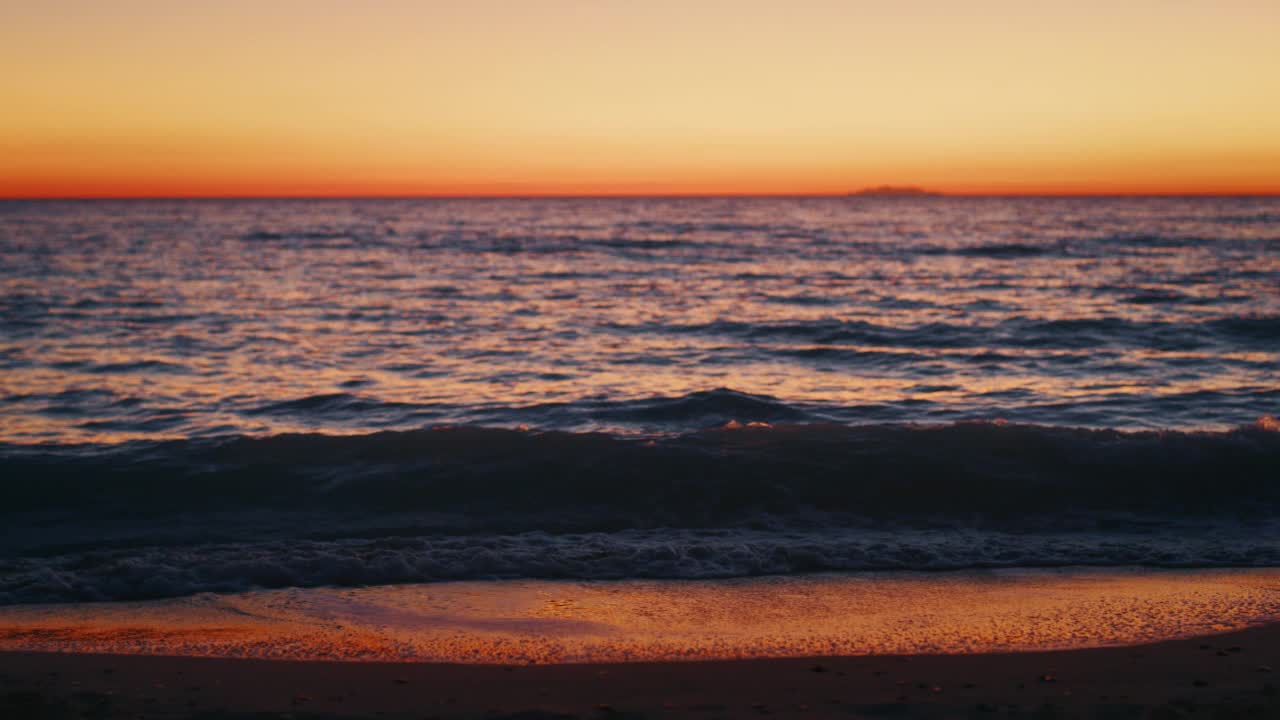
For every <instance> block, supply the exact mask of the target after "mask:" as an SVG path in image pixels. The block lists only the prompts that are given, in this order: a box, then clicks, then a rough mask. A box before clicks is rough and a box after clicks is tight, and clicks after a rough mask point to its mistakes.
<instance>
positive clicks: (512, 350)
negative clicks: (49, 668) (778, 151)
mask: <svg viewBox="0 0 1280 720" xmlns="http://www.w3.org/2000/svg"><path fill="white" fill-rule="evenodd" d="M1276 415H1280V198H1270V199H1268V198H948V197H937V198H934V197H921V198H911V197H904V198H875V197H847V198H840V197H832V198H719V199H717V198H698V199H692V198H686V199H676V198H653V199H465V200H462V199H459V200H444V199H430V200H429V199H404V200H391V199H389V200H191V201H160V200H155V201H40V202H19V201H7V202H0V527H2V528H3V530H2V531H0V604H7V605H15V604H30V603H68V602H84V601H100V600H140V599H150V598H177V597H184V596H188V595H195V594H198V593H205V592H221V593H228V592H237V591H244V590H258V589H277V588H310V587H329V586H337V587H355V586H378V585H397V584H416V583H431V582H436V581H444V580H466V581H475V580H489V579H517V580H521V581H540V580H602V579H619V580H626V581H636V580H645V579H691V580H698V581H699V582H703V581H716V580H721V579H730V578H745V577H753V576H766V575H767V576H806V575H811V574H815V573H830V572H839V573H859V572H886V571H888V572H896V571H932V570H972V569H983V568H1002V569H1003V568H1011V569H1019V568H1058V567H1078V566H1089V567H1133V566H1138V567H1147V568H1219V567H1223V568H1228V567H1231V568H1234V567H1260V568H1272V567H1277V566H1280V522H1278V521H1280V421H1277V420H1276V419H1275V416H1276Z"/></svg>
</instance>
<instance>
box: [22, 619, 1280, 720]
mask: <svg viewBox="0 0 1280 720" xmlns="http://www.w3.org/2000/svg"><path fill="white" fill-rule="evenodd" d="M1276 667H1280V622H1273V623H1271V624H1269V625H1265V626H1261V627H1255V628H1250V629H1247V630H1241V631H1235V632H1230V633H1225V634H1221V635H1211V636H1202V637H1195V638H1190V639H1181V640H1167V641H1162V642H1157V643H1151V644H1144V645H1134V646H1126V647H1103V648H1087V649H1075V650H1050V651H1043V650H1041V651H1028V652H1017V653H980V654H972V655H860V656H838V657H809V658H782V659H750V660H703V661H698V662H633V663H583V664H561V665H535V666H512V665H475V664H450V663H421V662H383V661H361V662H335V661H296V660H260V659H236V658H200V657H171V656H148V655H90V654H76V653H37V652H0V716H3V717H12V718H73V717H142V718H187V717H199V718H205V719H206V720H213V719H216V718H247V717H281V718H283V717H293V718H352V719H354V718H374V717H379V718H424V717H439V718H470V717H477V718H479V717H485V718H502V717H508V718H516V717H519V718H525V719H526V720H530V719H535V718H574V717H578V718H607V717H614V718H624V717H626V718H647V717H662V718H707V719H708V720H709V719H711V718H736V717H757V716H769V715H772V716H776V717H814V718H817V717H846V718H847V717H912V718H915V717H919V718H944V717H946V718H950V717H1037V718H1071V717H1107V718H1146V717H1151V718H1195V717H1214V718H1236V717H1239V718H1255V717H1256V718H1272V717H1280V689H1278V687H1280V676H1276V675H1275V674H1274V673H1273V672H1272V668H1276Z"/></svg>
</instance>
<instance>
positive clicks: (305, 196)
mask: <svg viewBox="0 0 1280 720" xmlns="http://www.w3.org/2000/svg"><path fill="white" fill-rule="evenodd" d="M734 198H744V199H750V198H761V199H768V198H778V199H783V198H847V199H873V200H883V199H888V200H936V199H948V198H960V199H963V198H1063V199H1070V198H1081V199H1085V198H1280V190H1271V191H1261V192H1258V191H1253V192H1213V191H1209V192H1195V191H1189V192H946V191H940V190H928V189H926V190H925V192H923V193H918V194H917V193H906V194H901V195H898V194H877V193H874V192H870V193H868V192H864V191H862V190H851V191H849V192H838V193H837V192H826V193H821V192H820V193H803V192H802V193H785V192H778V193H773V192H769V193H733V192H726V193H367V194H366V193H335V194H326V193H263V194H247V195H240V194H225V195H223V194H216V193H209V194H204V193H192V194H173V195H128V194H124V195H108V194H102V195H99V194H92V195H0V202H41V201H49V202H53V201H93V200H102V201H113V200H114V201H120V200H626V199H633V200H643V199H653V200H659V199H734Z"/></svg>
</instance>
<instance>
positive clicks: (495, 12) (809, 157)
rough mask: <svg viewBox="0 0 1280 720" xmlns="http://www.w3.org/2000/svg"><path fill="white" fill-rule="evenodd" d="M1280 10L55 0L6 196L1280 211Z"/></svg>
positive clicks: (5, 51)
mask: <svg viewBox="0 0 1280 720" xmlns="http://www.w3.org/2000/svg"><path fill="white" fill-rule="evenodd" d="M1278 32H1280V3H1275V2H1271V1H1267V0H1221V1H1218V2H1211V1H1209V0H1137V1H1135V2H1132V3H1127V4H1125V5H1124V6H1123V7H1117V6H1116V5H1115V4H1113V3H1104V2H1099V1H1096V0H1088V1H1086V2H1080V3H1073V4H1067V3H1055V4H1052V5H1050V4H1047V3H1035V4H1029V3H1022V2H1013V1H1012V0H985V1H982V2H977V3H968V4H964V5H959V4H954V3H946V2H942V0H913V1H910V2H902V3H894V4H890V3H878V2H836V1H834V0H799V1H798V2H794V3H785V4H784V3H778V2H764V1H763V0H743V1H742V2H735V3H728V2H696V3H677V2H671V1H668V0H655V1H653V2H647V3H627V2H620V1H617V0H602V1H600V2H593V3H585V2H572V1H570V0H540V1H538V2H528V3H513V2H498V1H496V0H476V1H475V2H468V3H461V2H458V3H452V2H409V1H407V0H377V1H375V2H370V3H364V4H355V3H344V2H338V1H337V0H317V1H315V2H294V1H291V0H270V1H269V2H247V1H244V0H227V1H226V2H221V3H202V4H199V5H197V4H195V3H189V4H178V3H168V2H159V1H157V0H124V1H122V2H113V3H94V2H89V1H88V0H51V1H50V2H46V3H39V4H36V3H26V4H23V5H22V6H16V5H15V6H9V7H6V8H5V9H3V10H0V68H3V73H0V98H3V103H4V106H5V111H4V113H2V114H0V157H3V158H4V162H3V163H0V197H146V196H286V195H299V196H358V195H409V196H412V195H646V194H669V195H683V194H841V193H845V192H849V191H855V190H858V189H860V188H862V187H866V186H874V185H883V184H892V185H916V186H923V187H927V188H929V189H935V190H940V191H944V192H949V193H960V194H966V193H1009V194H1041V193H1044V194H1076V193H1079V194H1108V193H1119V194H1140V193H1171V194H1182V193H1207V194H1232V193H1240V194H1251V193H1256V194H1271V193H1280V43H1277V42H1276V37H1277V34H1278Z"/></svg>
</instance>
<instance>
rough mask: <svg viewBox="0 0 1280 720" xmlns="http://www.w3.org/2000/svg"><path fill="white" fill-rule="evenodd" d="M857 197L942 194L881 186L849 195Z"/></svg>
mask: <svg viewBox="0 0 1280 720" xmlns="http://www.w3.org/2000/svg"><path fill="white" fill-rule="evenodd" d="M849 194H850V195H852V196H857V197H867V196H869V197H939V196H941V195H942V193H940V192H937V191H935V190H925V189H924V188H920V187H915V186H913V185H881V186H879V187H869V188H863V189H861V190H859V191H857V192H852V193H849Z"/></svg>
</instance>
